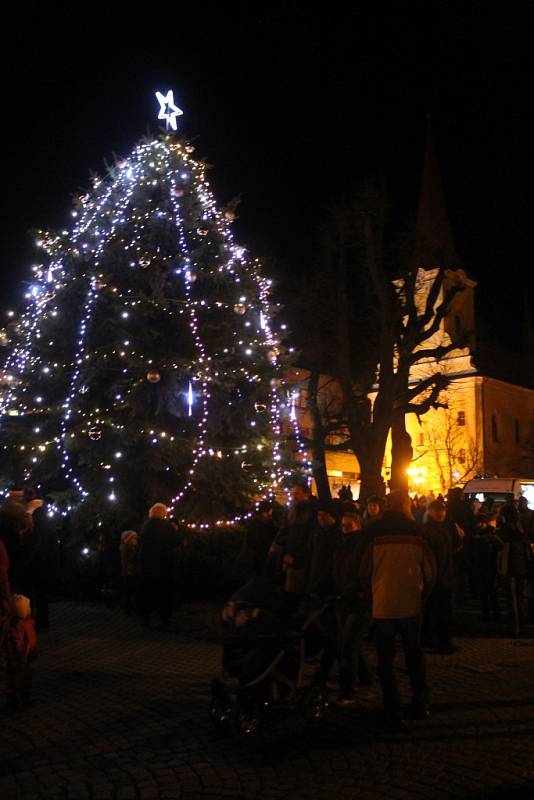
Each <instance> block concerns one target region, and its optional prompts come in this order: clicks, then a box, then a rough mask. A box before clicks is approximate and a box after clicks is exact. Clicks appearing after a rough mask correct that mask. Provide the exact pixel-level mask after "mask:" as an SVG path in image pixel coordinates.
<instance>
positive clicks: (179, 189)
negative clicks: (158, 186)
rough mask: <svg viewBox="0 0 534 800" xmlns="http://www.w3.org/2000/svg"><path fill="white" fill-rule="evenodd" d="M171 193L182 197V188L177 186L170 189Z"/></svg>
mask: <svg viewBox="0 0 534 800" xmlns="http://www.w3.org/2000/svg"><path fill="white" fill-rule="evenodd" d="M172 195H173V197H183V196H184V190H183V189H182V188H180V187H179V186H178V187H177V188H176V189H173V190H172Z"/></svg>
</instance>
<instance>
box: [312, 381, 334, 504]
mask: <svg viewBox="0 0 534 800" xmlns="http://www.w3.org/2000/svg"><path fill="white" fill-rule="evenodd" d="M318 389H319V373H318V372H312V373H311V375H310V378H309V380H308V408H309V411H310V413H311V416H312V420H313V439H312V443H311V446H312V452H313V462H312V470H313V478H314V480H315V485H316V487H317V494H318V496H319V500H321V502H324V501H325V500H331V499H332V494H331V492H330V483H329V481H328V473H327V471H326V450H325V429H324V426H323V420H322V417H321V410H320V408H319V403H318V401H317V391H318Z"/></svg>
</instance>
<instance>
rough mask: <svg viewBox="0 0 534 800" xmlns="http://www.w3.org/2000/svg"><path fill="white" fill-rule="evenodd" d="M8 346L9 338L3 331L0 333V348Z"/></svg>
mask: <svg viewBox="0 0 534 800" xmlns="http://www.w3.org/2000/svg"><path fill="white" fill-rule="evenodd" d="M8 344H9V338H8V335H7V333H6V332H5V331H0V346H1V347H7V346H8Z"/></svg>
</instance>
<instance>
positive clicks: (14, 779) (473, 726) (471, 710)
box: [0, 603, 534, 800]
mask: <svg viewBox="0 0 534 800" xmlns="http://www.w3.org/2000/svg"><path fill="white" fill-rule="evenodd" d="M52 611H53V627H52V629H51V630H50V631H48V632H46V633H43V634H42V636H41V655H40V659H39V661H38V662H37V669H36V677H35V690H34V703H33V704H32V706H31V707H29V708H28V709H26V710H24V711H21V712H19V713H18V714H17V715H15V716H12V717H7V718H3V719H1V720H0V726H1V727H0V798H1V800H12V799H14V798H25V800H29V799H30V798H57V800H63V798H65V799H66V800H85V799H86V798H88V799H89V798H91V799H92V798H94V800H115V799H116V800H134V798H139V799H140V800H156V798H162V800H194V798H203V800H210V799H211V800H215V798H227V799H228V800H230V798H261V799H263V798H270V799H271V800H278V799H281V798H291V799H292V800H300V799H301V798H338V800H344V799H345V798H352V797H357V798H362V799H364V800H374V799H375V798H386V797H387V798H394V799H398V800H400V799H401V798H407V799H411V798H433V800H439V799H440V798H512V800H514V798H515V799H516V800H517V799H518V798H527V797H528V798H534V639H522V640H519V641H517V642H514V641H512V640H510V639H509V638H475V637H472V636H470V637H466V638H463V639H459V640H458V642H459V644H460V645H461V647H462V649H461V651H460V652H459V653H457V654H455V655H453V656H438V655H430V656H429V657H428V668H429V677H430V681H431V686H432V690H433V714H432V717H431V719H429V720H427V721H424V722H410V723H406V726H405V729H404V730H403V731H401V732H388V731H387V730H386V729H384V728H383V727H382V726H381V722H380V714H379V702H380V696H379V693H378V691H377V690H376V689H365V690H361V694H360V696H359V702H358V705H357V706H356V707H354V708H350V709H338V708H331V711H330V713H329V716H328V719H327V721H326V722H324V723H322V724H319V725H318V726H314V725H312V724H310V723H306V722H305V721H304V720H303V719H302V718H301V717H299V716H298V715H297V714H296V713H293V714H286V715H285V716H275V715H274V714H273V716H272V718H271V719H270V720H269V722H268V724H267V725H265V727H264V729H263V731H261V732H258V734H257V735H256V736H255V737H250V738H249V737H243V736H240V735H239V734H237V733H236V734H231V735H226V736H222V735H220V734H217V733H215V732H214V731H213V730H212V728H211V723H210V721H209V719H208V714H207V706H208V693H209V683H210V680H211V678H212V677H213V675H214V674H215V673H216V672H217V669H218V661H219V648H218V646H217V645H216V644H215V643H213V642H212V641H209V640H208V639H207V638H206V637H205V636H204V635H203V631H202V630H201V629H200V628H199V622H198V621H199V619H201V616H199V612H196V611H195V613H194V614H191V612H190V611H189V612H188V610H187V609H183V610H182V611H181V612H180V613H179V614H178V617H177V619H176V623H177V625H178V626H179V629H180V631H181V632H180V633H177V632H172V633H169V632H164V631H158V630H154V629H149V630H147V629H143V628H141V627H140V626H139V625H138V624H137V621H136V620H134V619H132V618H125V617H124V616H122V614H121V612H120V611H119V610H118V609H114V610H109V609H106V608H105V607H103V606H96V605H83V604H79V605H77V604H73V603H58V604H55V605H54V606H53V608H52ZM213 613H215V611H214V612H213ZM205 614H206V610H204V615H205ZM195 626H196V627H195ZM204 633H205V631H204ZM371 650H372V648H370V651H371ZM399 666H401V661H400V660H399ZM401 681H402V685H403V690H404V696H405V698H406V699H408V688H407V682H406V673H405V672H404V671H402V670H401Z"/></svg>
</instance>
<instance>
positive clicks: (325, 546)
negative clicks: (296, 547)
mask: <svg viewBox="0 0 534 800" xmlns="http://www.w3.org/2000/svg"><path fill="white" fill-rule="evenodd" d="M339 536H340V530H339V526H338V525H337V523H336V524H334V525H329V526H328V527H327V528H322V527H321V526H320V525H317V527H316V528H315V530H314V532H313V533H312V537H311V548H310V558H309V561H308V572H307V578H306V587H307V591H308V592H309V593H311V594H318V595H331V594H334V584H333V581H332V557H333V553H334V548H335V545H336V542H337V540H338V537H339Z"/></svg>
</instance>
